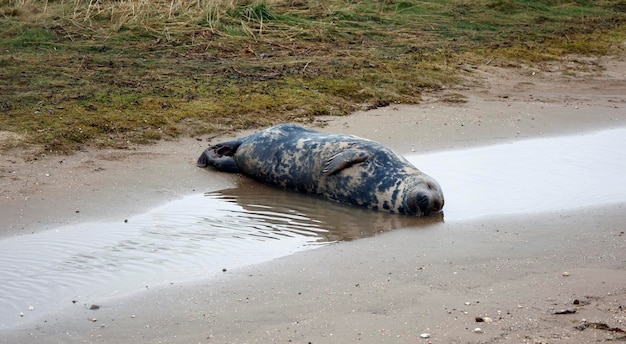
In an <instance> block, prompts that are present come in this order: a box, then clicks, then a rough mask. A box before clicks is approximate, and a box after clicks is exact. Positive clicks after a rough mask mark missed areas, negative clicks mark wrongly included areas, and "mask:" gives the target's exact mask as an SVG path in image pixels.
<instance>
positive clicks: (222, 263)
mask: <svg viewBox="0 0 626 344" xmlns="http://www.w3.org/2000/svg"><path fill="white" fill-rule="evenodd" d="M441 220H442V216H439V217H431V218H428V219H420V218H414V217H409V216H398V215H392V214H388V213H381V212H373V211H368V210H365V209H360V208H353V207H350V206H344V205H341V204H336V203H331V202H328V201H324V200H321V199H317V198H314V197H309V196H305V195H300V194H296V193H290V192H283V191H280V190H276V189H273V188H269V187H267V186H264V185H261V184H259V183H256V182H254V181H251V180H248V179H242V180H241V182H240V185H238V187H237V188H233V189H228V190H223V191H218V192H211V193H207V194H205V195H203V194H198V195H191V196H187V197H184V198H183V199H180V200H177V201H173V202H170V203H168V204H166V205H164V206H161V207H158V208H156V209H154V210H152V211H150V212H149V213H146V214H142V215H139V216H136V217H133V218H130V219H129V220H128V222H127V223H125V222H123V221H118V222H115V223H87V224H80V225H76V226H68V227H63V228H59V229H57V230H52V231H46V232H41V233H37V234H33V235H24V236H18V237H12V238H5V239H3V240H0V262H1V264H0V276H2V283H1V284H0V328H1V327H6V326H10V325H12V324H15V323H18V322H19V321H20V320H27V319H28V316H33V315H36V314H41V313H43V312H44V311H49V310H51V309H53V308H55V307H58V306H63V305H65V306H67V305H70V304H71V302H72V301H78V302H79V303H80V304H83V303H86V304H90V303H92V302H99V300H101V299H102V298H106V297H110V296H117V295H123V294H127V293H130V292H134V291H138V290H141V289H143V288H146V287H150V286H153V285H156V284H164V283H169V282H180V281H184V280H190V279H199V278H206V277H207V276H212V275H215V274H216V273H222V269H223V268H227V269H231V268H234V267H239V266H245V265H251V264H255V263H259V262H263V261H267V260H271V259H274V258H277V257H281V256H285V255H288V254H291V253H293V252H297V251H300V250H304V249H309V248H314V247H317V246H320V245H324V244H328V243H331V242H336V241H341V240H352V239H356V238H361V237H365V236H369V235H372V234H375V233H378V232H382V231H387V230H391V229H394V228H398V227H418V226H422V225H427V224H429V223H433V222H439V221H441ZM29 306H34V308H35V310H36V312H30V311H28V308H29ZM20 312H23V313H24V314H25V316H24V318H21V317H20V316H19V314H20Z"/></svg>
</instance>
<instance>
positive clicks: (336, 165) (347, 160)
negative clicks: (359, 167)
mask: <svg viewBox="0 0 626 344" xmlns="http://www.w3.org/2000/svg"><path fill="white" fill-rule="evenodd" d="M369 157H370V153H368V152H367V151H365V150H361V149H346V150H344V151H341V152H339V153H337V154H335V155H333V156H332V157H330V158H329V159H328V160H326V163H325V164H324V170H323V171H322V172H324V174H326V175H328V176H332V175H333V174H335V173H337V172H339V171H341V170H343V169H344V168H348V167H350V166H352V165H354V164H358V163H360V162H363V161H365V160H367V158H369Z"/></svg>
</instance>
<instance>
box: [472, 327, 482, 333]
mask: <svg viewBox="0 0 626 344" xmlns="http://www.w3.org/2000/svg"><path fill="white" fill-rule="evenodd" d="M474 333H483V330H482V329H481V328H480V327H477V328H475V329H474Z"/></svg>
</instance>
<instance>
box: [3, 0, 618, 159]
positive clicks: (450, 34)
mask: <svg viewBox="0 0 626 344" xmlns="http://www.w3.org/2000/svg"><path fill="white" fill-rule="evenodd" d="M625 9H626V2H625V1H623V0H619V1H611V0H603V1H590V0H578V1H576V0H574V1H547V0H526V1H518V0H473V1H472V0H469V1H468V0H466V1H460V0H443V1H430V2H429V1H409V0H407V1H394V0H391V1H334V0H333V1H303V0H300V1H299V0H296V1H293V0H288V1H284V0H282V1H279V0H274V1H272V0H267V1H237V0H230V1H226V0H213V1H210V0H199V1H193V2H189V1H183V0H173V1H172V0H168V1H158V0H157V1H138V0H116V1H113V0H96V1H69V2H68V1H60V0H56V1H55V0H48V1H38V0H0V50H1V51H2V54H1V55H0V130H2V131H11V132H14V133H17V134H18V135H19V137H21V138H23V139H22V143H23V144H25V145H29V146H36V147H41V148H42V150H41V151H42V152H43V151H47V152H63V153H68V152H71V151H73V150H76V149H80V147H82V146H83V145H95V146H98V147H119V148H124V147H127V146H128V145H129V144H136V143H149V142H153V141H157V140H162V139H168V138H173V137H177V136H180V135H187V136H196V135H202V134H209V133H214V132H221V131H227V130H237V129H243V128H252V127H259V126H265V125H270V124H275V123H278V122H285V121H300V122H306V121H312V120H313V118H314V117H315V116H319V115H345V114H348V113H350V112H352V111H355V110H358V109H371V108H375V107H377V106H382V105H386V104H391V103H417V102H419V101H420V95H421V94H422V92H424V91H428V90H437V89H440V88H442V87H443V86H447V85H451V84H454V83H455V82H457V81H458V78H457V74H456V72H457V69H458V68H459V67H460V66H461V65H463V64H467V63H471V64H481V63H485V62H486V61H490V63H501V64H502V65H516V64H520V63H537V62H541V61H546V60H553V59H558V58H559V57H560V56H563V55H566V54H585V55H590V54H596V55H601V54H608V53H610V52H611V49H616V47H619V46H620V44H621V43H622V42H623V41H624V34H625V31H626V30H625V26H624V20H625V19H626V10H625ZM5 148H6V147H5Z"/></svg>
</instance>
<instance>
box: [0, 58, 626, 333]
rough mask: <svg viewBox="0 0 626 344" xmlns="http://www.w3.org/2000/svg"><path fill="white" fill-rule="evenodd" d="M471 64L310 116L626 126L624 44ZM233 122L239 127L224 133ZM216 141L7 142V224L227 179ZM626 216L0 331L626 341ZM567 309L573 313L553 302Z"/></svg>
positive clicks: (323, 267) (464, 129)
mask: <svg viewBox="0 0 626 344" xmlns="http://www.w3.org/2000/svg"><path fill="white" fill-rule="evenodd" d="M465 69H466V70H467V81H466V82H465V83H464V85H462V86H460V87H458V88H455V89H453V90H449V91H447V92H443V93H440V94H436V95H432V96H431V97H430V98H428V99H426V100H425V101H424V102H423V103H422V104H420V105H417V106H406V105H395V106H390V107H387V108H381V109H377V110H373V111H369V112H364V113H357V114H354V115H351V116H347V117H340V118H337V117H329V118H321V119H320V120H319V122H318V123H317V124H319V125H322V124H323V125H325V127H324V128H323V130H326V131H331V132H345V133H352V134H357V135H360V136H364V137H368V138H371V139H374V140H377V141H380V142H383V143H385V144H388V145H390V146H392V147H393V148H395V149H397V150H398V151H400V152H404V153H408V152H411V151H419V152H427V151H436V150H447V149H452V148H461V147H471V146H476V145H486V144H492V143H498V142H511V141H515V140H519V139H524V138H530V137H539V136H555V135H562V134H568V133H576V132H581V131H589V130H594V129H600V128H617V127H624V126H626V61H624V59H623V57H611V58H601V59H581V58H578V59H574V58H572V59H571V60H569V61H564V62H561V63H554V64H552V65H543V66H536V67H533V68H531V67H518V68H508V69H501V68H496V67H489V66H480V67H477V68H476V67H474V66H466V68H465ZM459 94H461V95H463V96H464V97H462V98H461V99H464V100H463V101H461V102H459V101H458V100H459V97H458V95H459ZM229 135H235V133H229V134H225V135H224V136H223V137H219V138H218V139H223V138H226V137H228V136H229ZM206 145H207V142H206V141H205V140H196V139H183V140H179V141H176V142H163V143H160V144H158V145H154V146H149V147H137V148H136V149H135V150H132V151H112V150H104V151H97V150H87V151H84V152H79V153H77V154H75V155H73V156H69V157H59V156H50V157H45V158H41V159H39V160H33V161H27V160H26V159H25V158H24V155H23V154H20V153H16V152H9V153H3V154H2V155H0V177H2V178H0V190H1V191H0V192H1V194H0V196H1V199H0V209H1V210H0V228H2V229H3V231H2V233H0V235H2V236H12V235H27V234H28V233H32V232H36V231H41V230H46V229H51V228H54V227H56V226H59V225H62V224H68V223H78V222H82V221H87V220H94V219H96V220H97V219H103V220H104V219H116V220H117V219H120V220H121V219H123V218H125V217H127V216H129V215H132V214H136V213H138V212H142V211H144V210H147V209H150V208H151V207H154V206H155V205H158V204H161V203H163V202H166V201H168V200H170V199H174V198H178V197H180V195H184V194H189V193H193V192H203V191H207V190H217V189H221V188H224V187H227V186H232V185H233V183H234V178H236V177H235V176H232V175H227V174H220V173H216V172H209V171H206V170H202V169H198V168H196V167H195V166H194V161H195V159H196V157H197V156H198V154H199V153H200V152H201V150H202V149H203V148H204V147H206ZM435 177H436V176H435ZM444 210H445V209H444ZM625 220H626V211H625V209H624V205H623V204H615V205H613V206H609V207H602V208H599V207H598V208H593V207H591V208H589V209H584V210H577V211H575V212H573V211H572V212H556V213H546V214H539V215H537V214H533V215H532V216H515V217H514V216H503V217H497V218H481V219H475V220H472V221H463V222H452V223H450V222H445V223H438V224H435V225H432V226H429V227H427V228H424V229H420V230H411V229H401V230H395V231H392V232H388V233H384V234H381V235H377V236H374V237H370V238H366V239H360V240H356V241H351V242H344V243H339V244H334V245H329V246H325V247H322V248H319V249H316V250H311V251H306V252H301V253H297V254H294V255H290V256H287V257H284V258H280V259H276V260H273V261H270V262H267V263H263V264H258V265H255V266H250V267H246V268H239V269H233V270H229V271H227V272H225V273H218V274H216V275H215V276H207V278H208V279H207V280H205V281H197V282H186V283H174V284H172V285H164V286H157V287H152V288H149V289H146V290H145V291H143V292H139V293H136V294H133V295H130V296H128V297H122V298H116V299H109V300H103V302H102V303H101V304H100V306H101V308H100V309H98V310H89V309H87V308H88V307H87V308H86V307H84V305H74V306H71V307H68V308H67V309H65V310H64V311H63V312H61V313H58V314H51V315H46V316H44V317H42V318H40V319H38V320H36V321H34V322H26V323H25V324H23V325H20V326H18V327H16V328H10V329H5V330H2V332H0V341H2V342H6V343H25V342H29V343H48V342H50V343H56V342H59V343H84V342H87V343H91V342H95V343H112V342H117V343H138V342H146V343H157V342H159V343H247V342H258V343H272V342H277V343H288V342H294V343H308V342H311V343H348V342H365V343H378V342H394V343H421V342H423V343H431V342H432V343H590V342H597V341H605V340H626V339H625V338H626V332H624V331H626V236H625V235H624V230H625V228H624V222H625ZM564 272H567V273H568V274H565V275H564ZM561 310H565V311H566V312H565V313H570V314H555V313H560V311H561ZM94 318H96V321H91V320H93V319H94ZM477 318H481V319H484V320H485V319H486V320H488V321H487V322H477ZM90 319H91V320H90ZM489 320H491V321H489ZM476 328H480V329H481V330H480V331H478V332H480V333H476V331H474V330H475V329H476ZM422 334H428V338H422V337H420V335H422Z"/></svg>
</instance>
